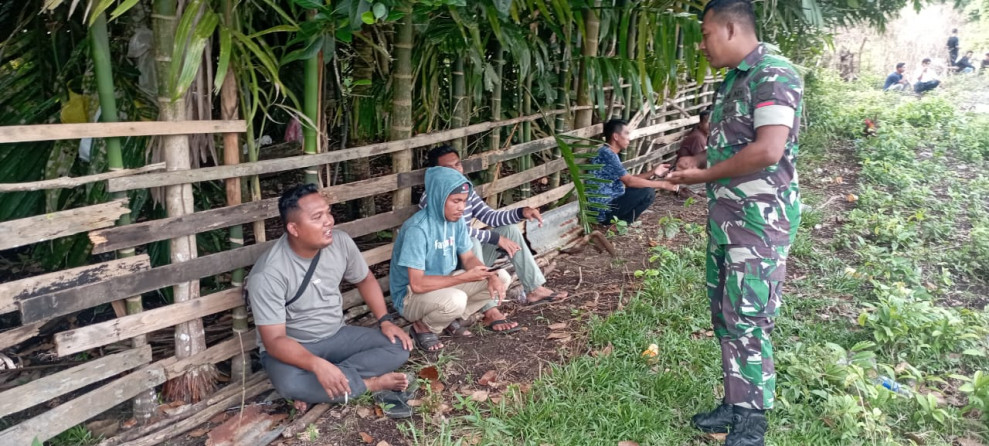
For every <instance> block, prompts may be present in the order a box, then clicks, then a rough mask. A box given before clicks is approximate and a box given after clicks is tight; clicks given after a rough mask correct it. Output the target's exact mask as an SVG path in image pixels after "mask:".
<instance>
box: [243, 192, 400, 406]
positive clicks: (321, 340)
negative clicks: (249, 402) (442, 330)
mask: <svg viewBox="0 0 989 446" xmlns="http://www.w3.org/2000/svg"><path fill="white" fill-rule="evenodd" d="M278 211H279V213H280V215H281V219H282V223H284V224H285V234H284V235H282V237H281V238H279V239H278V241H277V242H275V245H274V246H272V247H271V249H269V250H268V251H267V252H265V253H264V254H263V255H262V256H261V258H260V259H258V261H257V263H256V264H255V265H254V269H253V270H252V271H251V274H250V277H249V278H248V282H247V289H248V290H249V293H248V297H249V299H250V303H251V309H252V310H253V312H254V322H255V324H256V325H257V327H258V334H259V335H260V336H259V339H258V341H259V342H258V347H260V349H261V363H262V365H263V366H264V369H265V371H267V372H268V377H269V378H270V379H271V383H272V385H274V387H275V390H277V391H278V393H279V394H281V395H282V396H283V397H285V398H289V399H293V400H296V407H297V408H298V409H301V410H305V407H306V404H305V403H310V404H311V403H327V402H329V403H341V402H342V403H346V402H347V401H348V400H350V399H353V398H356V397H358V396H360V395H361V394H363V393H364V392H374V397H375V400H377V401H379V402H382V403H387V405H388V407H389V410H387V411H386V414H387V415H388V416H390V417H393V418H406V417H410V416H412V409H411V408H410V407H409V406H408V405H406V404H405V401H406V400H407V399H408V398H409V397H410V396H411V395H409V392H408V389H409V384H410V378H409V377H408V376H406V375H405V374H402V373H393V372H394V371H395V370H396V369H398V368H399V367H401V366H402V364H405V362H406V361H407V360H408V359H409V351H411V350H412V340H411V339H410V338H409V336H408V335H407V334H405V332H404V331H403V330H402V329H401V328H399V327H398V326H397V325H395V324H394V323H392V322H391V321H392V317H391V315H389V314H388V311H387V309H386V307H385V299H384V296H383V295H382V293H381V287H380V286H378V281H377V280H375V278H374V274H372V273H371V271H370V270H369V269H368V267H367V263H365V262H364V257H362V256H361V252H360V250H358V249H357V246H356V245H355V244H354V241H353V240H352V239H351V238H350V236H348V235H347V234H345V233H343V232H340V231H334V230H333V223H334V222H333V216H332V215H330V207H329V205H327V203H326V200H325V199H323V196H322V195H320V194H319V193H318V191H317V190H316V186H315V185H312V184H305V185H298V186H295V187H293V188H291V189H289V190H287V191H285V193H284V194H282V196H281V198H279V200H278ZM342 280H346V281H347V282H349V283H352V284H355V285H357V290H358V291H359V292H360V294H361V297H363V298H364V302H365V303H366V304H367V306H368V308H369V309H370V310H371V313H373V314H374V317H375V318H377V319H378V324H379V328H378V329H373V328H366V327H355V326H348V325H344V319H343V302H342V295H341V294H340V282H341V281H342ZM403 391H404V392H403Z"/></svg>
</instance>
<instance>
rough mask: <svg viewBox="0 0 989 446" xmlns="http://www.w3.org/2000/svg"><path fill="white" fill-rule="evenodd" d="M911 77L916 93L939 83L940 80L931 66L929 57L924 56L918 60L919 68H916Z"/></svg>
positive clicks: (932, 87)
mask: <svg viewBox="0 0 989 446" xmlns="http://www.w3.org/2000/svg"><path fill="white" fill-rule="evenodd" d="M913 79H914V84H913V91H914V93H917V94H924V93H926V92H928V91H931V90H933V89H935V88H937V86H938V85H941V81H939V80H938V78H937V70H935V69H934V67H932V66H931V59H930V58H925V59H924V60H922V61H921V62H920V69H919V70H917V73H916V74H915V75H914V76H913Z"/></svg>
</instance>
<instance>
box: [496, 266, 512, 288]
mask: <svg viewBox="0 0 989 446" xmlns="http://www.w3.org/2000/svg"><path fill="white" fill-rule="evenodd" d="M498 280H501V283H503V284H505V286H508V284H510V283H512V276H511V275H510V274H508V271H505V270H503V269H499V270H498Z"/></svg>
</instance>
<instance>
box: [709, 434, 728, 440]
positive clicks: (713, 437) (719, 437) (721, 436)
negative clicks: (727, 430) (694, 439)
mask: <svg viewBox="0 0 989 446" xmlns="http://www.w3.org/2000/svg"><path fill="white" fill-rule="evenodd" d="M705 436H706V437H707V438H709V439H711V440H714V441H725V438H728V434H718V433H709V434H705Z"/></svg>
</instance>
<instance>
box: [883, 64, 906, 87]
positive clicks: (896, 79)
mask: <svg viewBox="0 0 989 446" xmlns="http://www.w3.org/2000/svg"><path fill="white" fill-rule="evenodd" d="M906 71H907V64H906V63H904V62H900V63H898V64H896V71H893V72H892V73H889V76H886V83H885V84H883V91H903V89H904V88H907V87H909V86H910V81H908V80H907V79H906V78H904V77H903V73H904V72H906Z"/></svg>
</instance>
